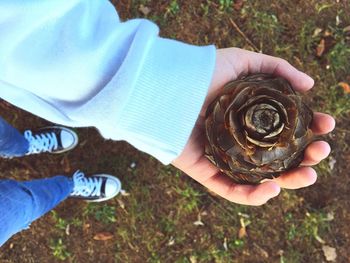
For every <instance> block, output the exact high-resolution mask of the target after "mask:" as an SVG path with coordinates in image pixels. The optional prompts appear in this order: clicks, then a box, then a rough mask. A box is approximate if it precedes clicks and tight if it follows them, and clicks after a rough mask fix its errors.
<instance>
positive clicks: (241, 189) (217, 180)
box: [184, 157, 280, 205]
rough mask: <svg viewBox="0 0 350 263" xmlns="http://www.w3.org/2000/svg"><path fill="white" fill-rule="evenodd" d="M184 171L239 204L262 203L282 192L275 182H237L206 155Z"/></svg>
mask: <svg viewBox="0 0 350 263" xmlns="http://www.w3.org/2000/svg"><path fill="white" fill-rule="evenodd" d="M184 172H186V173H187V174H188V175H189V176H191V177H192V178H193V179H195V180H196V181H198V182H199V183H201V184H202V185H204V186H205V187H207V188H209V189H210V190H211V191H213V192H214V193H216V194H218V195H220V196H221V197H223V198H225V199H227V200H229V201H231V202H235V203H238V204H244V205H262V204H264V203H266V202H267V201H268V200H269V199H271V198H273V197H275V196H277V195H278V194H279V192H280V187H279V186H278V185H277V184H276V183H274V182H268V183H263V184H260V185H257V186H251V185H239V184H236V183H234V181H233V180H232V179H231V178H229V177H228V176H226V175H224V174H222V173H220V172H219V170H218V169H217V168H216V167H215V166H214V165H213V164H212V163H211V162H209V161H208V160H207V159H206V158H205V157H202V158H201V159H200V160H198V162H197V163H196V165H193V166H192V167H191V169H187V170H184Z"/></svg>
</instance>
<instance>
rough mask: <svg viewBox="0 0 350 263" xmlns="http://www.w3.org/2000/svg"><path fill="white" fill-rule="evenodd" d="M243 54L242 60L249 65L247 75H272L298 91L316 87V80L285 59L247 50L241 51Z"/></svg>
mask: <svg viewBox="0 0 350 263" xmlns="http://www.w3.org/2000/svg"><path fill="white" fill-rule="evenodd" d="M241 52H242V55H241V59H243V63H246V65H247V67H246V70H245V71H246V72H245V73H246V74H248V73H270V74H274V75H278V76H281V77H283V78H285V79H287V80H288V81H289V82H290V84H291V85H292V86H293V88H294V89H295V90H298V91H307V90H309V89H311V88H312V87H313V85H314V80H313V79H312V78H311V77H310V76H308V75H307V74H305V73H303V72H301V71H299V70H297V69H296V68H295V67H293V66H292V65H291V64H289V63H288V62H287V61H286V60H284V59H281V58H277V57H272V56H268V55H265V54H259V53H255V52H251V51H247V50H241ZM240 61H242V60H240ZM237 64H240V63H237Z"/></svg>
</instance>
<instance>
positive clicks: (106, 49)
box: [0, 0, 215, 164]
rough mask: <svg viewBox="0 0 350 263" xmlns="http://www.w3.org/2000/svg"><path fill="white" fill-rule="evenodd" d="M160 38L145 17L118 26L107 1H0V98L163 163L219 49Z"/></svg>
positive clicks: (189, 123) (189, 122)
mask: <svg viewBox="0 0 350 263" xmlns="http://www.w3.org/2000/svg"><path fill="white" fill-rule="evenodd" d="M158 31H159V30H158V27H157V26H156V25H155V24H153V23H152V22H150V21H148V20H144V19H134V20H129V21H126V22H121V21H120V20H119V17H118V14H117V12H116V10H115V8H114V7H113V5H112V4H111V3H109V2H108V1H105V0H90V1H85V0H70V1H60V0H50V1H49V0H44V1H36V0H27V1H21V0H8V1H7V0H4V1H0V97H1V98H3V99H5V100H7V101H9V102H10V103H12V104H14V105H16V106H18V107H20V108H22V109H24V110H27V111H29V112H31V113H33V114H36V115H38V116H40V117H43V118H45V119H47V120H49V121H52V122H55V123H58V124H62V125H67V126H74V127H87V126H93V127H96V128H97V129H98V130H99V131H100V133H101V134H102V135H103V136H104V137H105V138H108V139H113V140H126V141H128V142H129V143H130V144H132V145H133V146H134V147H136V148H138V149H139V150H141V151H144V152H147V153H148V154H151V155H152V156H154V157H155V158H157V159H159V160H160V161H161V162H163V163H165V164H167V163H169V162H171V161H172V160H173V159H174V158H176V156H178V155H179V154H180V153H181V151H182V149H183V148H184V146H185V144H186V142H187V140H188V138H189V135H190V133H191V130H192V128H193V126H194V124H195V121H196V119H197V117H198V114H199V111H200V109H201V106H202V104H203V102H204V98H205V96H206V93H207V90H208V87H209V85H210V81H211V78H212V74H213V71H214V65H215V47H214V46H203V47H200V46H193V45H189V44H185V43H182V42H178V41H175V40H170V39H165V38H161V37H159V36H158Z"/></svg>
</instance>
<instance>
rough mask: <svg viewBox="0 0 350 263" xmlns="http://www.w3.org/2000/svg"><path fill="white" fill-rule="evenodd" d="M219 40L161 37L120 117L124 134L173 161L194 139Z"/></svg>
mask: <svg viewBox="0 0 350 263" xmlns="http://www.w3.org/2000/svg"><path fill="white" fill-rule="evenodd" d="M215 57H216V52H215V47H214V46H204V47H198V46H192V45H188V44H184V43H182V42H178V41H174V40H169V39H163V38H157V39H156V40H155V41H154V42H153V43H152V46H151V47H150V50H149V51H148V54H147V57H146V58H145V61H144V62H143V63H144V65H143V66H142V69H141V72H140V73H139V78H138V80H137V82H136V85H135V86H134V88H133V91H132V92H131V94H130V95H129V97H128V101H127V103H126V104H125V107H124V108H123V110H122V113H121V114H120V119H118V130H119V131H120V132H121V133H122V137H123V139H125V140H127V141H128V142H129V143H131V144H132V145H134V146H135V147H136V148H138V149H141V150H142V151H144V152H147V153H148V154H150V155H152V156H154V157H155V158H157V159H158V160H160V161H161V162H162V163H164V164H168V163H170V162H171V161H172V160H174V159H175V158H176V157H177V156H178V155H179V154H180V153H181V151H182V150H183V148H184V146H185V144H186V142H187V141H188V139H189V136H190V134H191V131H192V129H193V127H194V124H195V122H196V120H197V118H198V115H199V112H200V109H201V107H202V105H203V102H204V99H205V97H206V94H207V91H208V88H209V86H210V82H211V79H212V75H213V71H214V66H215Z"/></svg>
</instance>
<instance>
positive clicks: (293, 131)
mask: <svg viewBox="0 0 350 263" xmlns="http://www.w3.org/2000/svg"><path fill="white" fill-rule="evenodd" d="M312 117H313V112H312V110H311V109H310V108H309V107H308V106H307V105H306V104H305V103H303V102H302V100H301V97H300V96H298V95H297V94H296V93H295V91H294V90H293V89H292V87H291V85H290V84H289V83H288V81H287V80H285V79H282V78H281V77H276V76H272V75H268V74H255V75H250V76H246V77H243V78H241V79H239V80H235V81H232V82H229V83H227V84H226V85H225V87H224V90H223V92H222V93H221V94H220V95H219V96H218V97H217V98H216V99H215V100H214V101H213V102H212V103H211V104H210V105H209V107H208V109H207V112H206V120H205V128H206V135H207V143H206V147H205V153H206V156H207V158H208V159H209V160H210V161H211V162H212V163H214V164H215V165H216V166H217V167H218V168H219V169H220V170H221V171H222V172H223V173H225V174H227V175H229V176H230V177H232V178H233V180H235V181H236V182H237V183H241V184H257V183H259V182H260V181H261V180H263V179H267V178H269V179H271V178H274V177H278V176H279V174H280V172H283V171H286V170H289V169H292V168H295V167H298V166H299V164H300V163H301V161H302V160H303V157H304V150H305V148H306V147H307V145H308V144H309V143H310V142H311V141H312V137H313V134H312V131H311V129H310V125H311V122H312Z"/></svg>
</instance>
